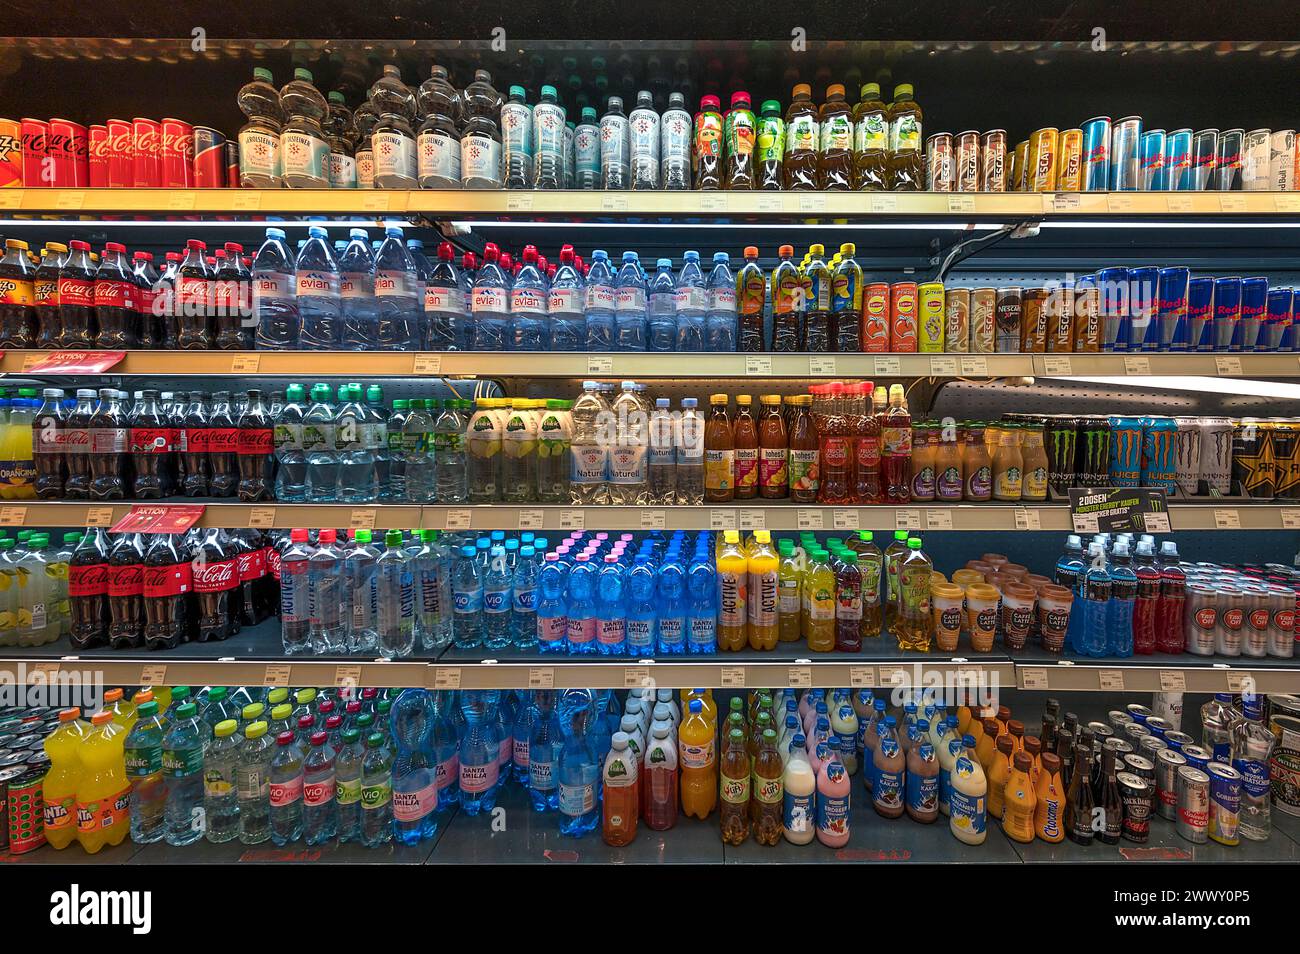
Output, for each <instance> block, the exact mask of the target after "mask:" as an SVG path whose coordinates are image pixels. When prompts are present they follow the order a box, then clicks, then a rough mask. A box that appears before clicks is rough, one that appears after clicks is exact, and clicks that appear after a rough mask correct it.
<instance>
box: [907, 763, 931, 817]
mask: <svg viewBox="0 0 1300 954" xmlns="http://www.w3.org/2000/svg"><path fill="white" fill-rule="evenodd" d="M907 807H908V808H910V809H912V811H914V812H920V813H922V814H926V813H933V812H937V811H938V810H939V776H937V775H917V774H916V773H915V772H908V773H907Z"/></svg>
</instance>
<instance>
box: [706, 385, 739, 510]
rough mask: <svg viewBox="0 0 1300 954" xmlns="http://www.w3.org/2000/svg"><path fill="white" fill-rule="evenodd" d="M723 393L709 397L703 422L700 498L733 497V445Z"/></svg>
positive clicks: (718, 500)
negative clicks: (702, 481) (702, 472)
mask: <svg viewBox="0 0 1300 954" xmlns="http://www.w3.org/2000/svg"><path fill="white" fill-rule="evenodd" d="M727 400H728V398H727V395H725V394H714V395H710V397H709V420H708V423H707V424H705V425H704V499H705V500H706V501H708V502H709V503H727V502H729V501H731V500H734V499H735V496H736V482H735V481H736V478H735V473H736V450H735V447H736V445H735V444H734V443H733V442H732V439H731V421H729V420H728V419H727Z"/></svg>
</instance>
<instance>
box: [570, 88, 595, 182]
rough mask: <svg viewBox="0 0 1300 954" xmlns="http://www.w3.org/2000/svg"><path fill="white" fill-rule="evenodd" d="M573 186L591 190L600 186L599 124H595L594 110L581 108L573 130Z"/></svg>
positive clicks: (586, 107)
mask: <svg viewBox="0 0 1300 954" xmlns="http://www.w3.org/2000/svg"><path fill="white" fill-rule="evenodd" d="M573 167H574V168H573V187H574V188H575V189H583V190H592V189H597V188H600V187H601V180H600V126H598V125H597V124H596V110H595V109H593V108H592V107H590V106H584V107H583V108H582V122H580V123H578V125H577V126H576V127H575V128H574V130H573Z"/></svg>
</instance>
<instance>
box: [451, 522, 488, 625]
mask: <svg viewBox="0 0 1300 954" xmlns="http://www.w3.org/2000/svg"><path fill="white" fill-rule="evenodd" d="M451 574H452V575H451V599H452V609H453V617H452V641H453V642H454V643H455V644H456V648H458V649H477V648H478V647H479V646H482V645H483V579H482V577H481V576H480V574H479V568H478V564H477V563H475V561H474V548H473V547H472V546H463V547H461V548H460V555H459V557H457V558H456V560H455V562H454V563H453V564H452V570H451Z"/></svg>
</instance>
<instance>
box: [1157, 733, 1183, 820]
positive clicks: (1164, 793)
mask: <svg viewBox="0 0 1300 954" xmlns="http://www.w3.org/2000/svg"><path fill="white" fill-rule="evenodd" d="M1155 763H1156V809H1157V811H1159V812H1160V817H1161V818H1168V819H1169V820H1170V821H1173V820H1174V819H1176V818H1177V817H1178V770H1179V769H1180V768H1182V767H1183V766H1185V765H1186V764H1187V759H1185V758H1183V756H1182V754H1181V753H1179V752H1175V751H1174V750H1173V749H1161V750H1160V751H1159V752H1157V753H1156V757H1155Z"/></svg>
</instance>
